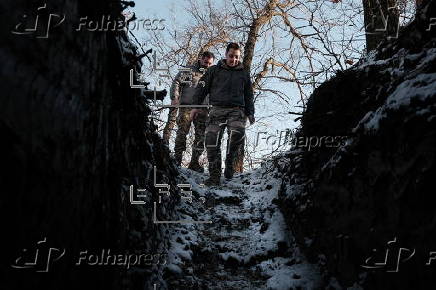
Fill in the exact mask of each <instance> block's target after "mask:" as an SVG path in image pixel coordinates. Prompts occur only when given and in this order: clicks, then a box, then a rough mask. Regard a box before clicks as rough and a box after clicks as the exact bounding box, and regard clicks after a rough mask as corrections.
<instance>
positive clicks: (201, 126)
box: [164, 51, 214, 172]
mask: <svg viewBox="0 0 436 290" xmlns="http://www.w3.org/2000/svg"><path fill="white" fill-rule="evenodd" d="M213 60H214V55H213V53H211V52H208V51H205V52H203V53H202V55H201V59H200V60H199V61H197V63H196V64H194V65H192V66H188V67H187V71H181V72H179V73H178V74H177V75H176V77H175V79H174V81H173V83H172V86H171V89H170V98H171V104H172V105H183V106H182V107H180V108H179V114H178V116H177V119H176V121H177V133H176V140H175V144H174V157H175V159H176V163H177V165H179V166H180V165H181V162H182V157H183V152H184V151H185V150H186V136H187V135H188V133H189V129H190V128H191V123H192V120H191V118H190V112H191V110H192V109H193V107H190V105H193V98H192V97H193V95H194V93H195V88H196V87H197V84H198V81H199V80H200V78H201V77H202V76H203V75H204V73H205V72H206V69H207V68H208V67H210V66H211V65H212V64H213ZM206 102H207V101H206V100H205V102H203V103H204V104H206ZM170 114H171V113H170ZM206 118H207V110H206V109H205V108H202V109H201V110H200V113H199V114H198V118H196V119H195V120H194V122H193V123H194V129H195V137H194V144H193V146H192V155H191V162H190V163H189V166H188V168H189V169H192V170H195V171H198V172H203V171H204V169H203V167H202V166H200V164H199V160H198V159H199V158H200V155H201V154H202V153H203V151H204V131H205V129H206ZM169 119H170V118H169ZM165 133H167V131H165V130H164V136H165V137H166V135H165ZM167 134H168V133H167Z"/></svg>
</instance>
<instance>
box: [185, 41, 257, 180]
mask: <svg viewBox="0 0 436 290" xmlns="http://www.w3.org/2000/svg"><path fill="white" fill-rule="evenodd" d="M240 57H241V50H240V48H239V45H238V44H237V43H230V44H229V45H228V46H227V49H226V58H225V59H222V60H220V61H219V62H218V64H217V65H215V66H212V67H210V68H209V69H208V70H207V72H206V73H205V74H204V76H203V77H202V78H201V79H200V81H199V84H198V86H197V89H196V92H195V95H194V96H193V103H194V104H201V103H202V102H203V100H204V99H205V97H206V96H207V95H209V104H210V105H212V109H211V110H210V111H209V115H208V119H207V125H206V139H205V142H206V150H207V159H208V162H209V179H208V180H206V182H205V184H206V185H219V184H220V178H221V139H222V137H223V133H224V129H225V128H226V127H227V133H228V136H229V138H228V144H227V153H226V161H225V171H224V176H225V177H226V178H227V179H231V178H232V177H233V173H234V169H233V160H234V159H235V157H236V155H237V151H238V149H239V146H240V145H241V144H242V143H243V140H244V138H245V123H246V121H247V118H248V119H249V121H250V123H251V124H253V123H254V121H255V119H254V104H253V89H252V83H251V79H250V74H249V72H248V71H246V70H244V68H243V65H242V63H241V62H240ZM199 113H200V112H199V110H198V109H196V110H192V111H191V118H192V119H196V117H197V115H198V114H199Z"/></svg>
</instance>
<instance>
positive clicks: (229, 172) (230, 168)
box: [224, 166, 234, 180]
mask: <svg viewBox="0 0 436 290" xmlns="http://www.w3.org/2000/svg"><path fill="white" fill-rule="evenodd" d="M233 174H234V170H233V166H226V169H224V177H225V178H226V179H228V180H230V179H232V178H233Z"/></svg>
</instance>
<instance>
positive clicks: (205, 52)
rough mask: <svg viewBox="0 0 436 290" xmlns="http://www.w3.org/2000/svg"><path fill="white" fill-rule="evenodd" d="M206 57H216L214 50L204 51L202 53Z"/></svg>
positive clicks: (202, 56)
mask: <svg viewBox="0 0 436 290" xmlns="http://www.w3.org/2000/svg"><path fill="white" fill-rule="evenodd" d="M205 57H207V58H213V59H215V55H214V54H213V53H212V52H210V51H204V52H203V53H202V54H201V58H205Z"/></svg>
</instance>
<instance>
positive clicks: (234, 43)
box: [226, 42, 241, 53]
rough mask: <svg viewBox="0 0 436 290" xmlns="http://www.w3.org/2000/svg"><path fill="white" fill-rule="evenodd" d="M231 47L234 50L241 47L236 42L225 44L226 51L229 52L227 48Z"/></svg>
mask: <svg viewBox="0 0 436 290" xmlns="http://www.w3.org/2000/svg"><path fill="white" fill-rule="evenodd" d="M232 48H233V49H234V50H241V48H240V47H239V44H237V43H236V42H230V43H229V44H228V45H227V48H226V53H227V52H229V50H230V49H232Z"/></svg>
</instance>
